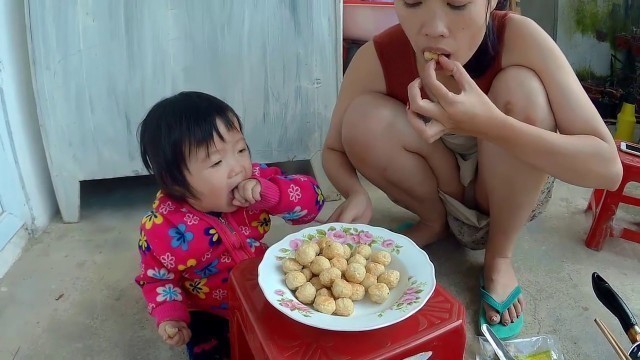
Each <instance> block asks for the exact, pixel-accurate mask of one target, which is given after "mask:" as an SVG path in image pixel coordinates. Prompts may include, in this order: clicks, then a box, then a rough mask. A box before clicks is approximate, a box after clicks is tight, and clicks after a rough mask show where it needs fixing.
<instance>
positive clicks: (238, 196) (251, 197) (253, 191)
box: [232, 179, 262, 207]
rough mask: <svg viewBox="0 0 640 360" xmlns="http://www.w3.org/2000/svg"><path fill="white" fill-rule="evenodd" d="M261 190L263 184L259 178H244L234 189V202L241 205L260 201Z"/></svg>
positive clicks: (244, 205) (245, 205)
mask: <svg viewBox="0 0 640 360" xmlns="http://www.w3.org/2000/svg"><path fill="white" fill-rule="evenodd" d="M260 191H262V186H260V182H259V181H258V180H256V179H247V180H244V181H242V182H241V183H240V184H238V186H237V187H236V188H235V189H234V190H233V201H232V204H233V205H235V206H240V207H247V206H249V205H251V204H255V203H256V201H260Z"/></svg>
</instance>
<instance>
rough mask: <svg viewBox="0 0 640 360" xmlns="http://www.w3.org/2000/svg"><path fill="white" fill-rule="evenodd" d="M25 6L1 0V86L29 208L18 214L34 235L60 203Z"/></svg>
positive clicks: (10, 136) (44, 224)
mask: <svg viewBox="0 0 640 360" xmlns="http://www.w3.org/2000/svg"><path fill="white" fill-rule="evenodd" d="M24 9H25V6H24V1H23V0H0V87H1V88H2V94H3V97H4V107H5V109H4V111H6V113H5V115H6V118H7V120H8V131H9V138H10V141H11V142H12V144H10V146H9V147H10V148H11V149H12V151H13V152H14V153H13V154H12V155H13V157H14V159H15V161H16V164H17V169H18V176H19V182H20V183H21V187H22V189H21V190H22V192H23V194H24V196H23V198H24V201H25V204H23V206H26V208H27V211H17V212H16V215H17V216H19V217H23V218H22V219H21V220H23V221H24V222H25V224H26V227H27V230H28V232H29V234H30V235H31V236H34V235H37V234H39V233H40V232H41V231H42V230H44V228H45V227H46V226H47V225H48V224H49V222H50V221H51V218H52V217H53V216H54V215H55V213H56V212H57V204H56V202H55V195H54V193H53V186H52V185H51V176H50V174H49V168H48V166H47V160H46V157H45V153H44V146H43V143H42V135H41V134H40V126H39V124H38V117H37V114H36V107H35V100H34V96H33V86H32V81H31V72H30V65H29V54H28V50H27V32H26V25H25V16H24V11H25V10H24ZM10 191H20V189H10ZM4 210H5V211H10V210H12V209H4Z"/></svg>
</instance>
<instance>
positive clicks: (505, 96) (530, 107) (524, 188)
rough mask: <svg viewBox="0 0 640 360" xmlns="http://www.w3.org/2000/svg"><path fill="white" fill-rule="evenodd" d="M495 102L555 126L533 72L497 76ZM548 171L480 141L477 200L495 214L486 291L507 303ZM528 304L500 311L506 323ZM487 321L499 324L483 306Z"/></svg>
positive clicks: (547, 126)
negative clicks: (518, 248)
mask: <svg viewBox="0 0 640 360" xmlns="http://www.w3.org/2000/svg"><path fill="white" fill-rule="evenodd" d="M489 97H490V98H491V100H492V101H493V102H494V104H496V105H497V106H498V108H500V110H502V111H503V112H504V113H505V114H507V115H510V116H511V117H514V118H516V119H518V120H520V121H522V122H525V123H528V124H530V125H533V126H537V127H539V128H543V129H547V130H549V131H555V130H556V124H555V120H554V117H553V112H552V111H551V106H550V105H549V100H548V98H547V93H546V91H545V88H544V86H543V85H542V82H541V80H540V79H539V78H538V76H537V75H536V73H535V72H533V71H532V70H530V69H527V68H524V67H509V68H506V69H504V70H502V72H500V74H498V76H497V77H496V79H495V80H494V82H493V85H492V87H491V91H490V92H489ZM546 179H547V174H545V173H543V172H541V171H540V170H538V169H535V168H533V167H531V166H530V165H528V164H526V163H524V162H522V161H520V160H518V159H516V158H514V157H513V156H511V155H510V154H509V153H507V152H506V151H504V150H503V149H502V148H500V147H498V146H496V145H494V144H491V143H489V142H487V141H479V142H478V181H477V183H476V197H477V201H478V204H479V206H480V207H481V208H483V210H485V211H488V212H489V214H490V216H491V223H490V227H489V238H488V240H487V245H486V252H485V262H484V281H485V289H486V290H487V291H488V292H489V293H490V294H491V295H492V296H493V297H494V298H495V299H496V300H498V301H503V300H505V299H506V298H507V296H508V295H509V293H510V292H511V291H512V290H513V288H514V287H515V286H516V285H517V283H518V280H517V279H516V275H515V272H514V270H513V265H512V262H511V256H512V254H513V248H514V245H515V241H516V238H517V236H518V234H519V232H520V231H521V230H522V228H523V227H524V225H525V224H526V223H527V221H528V219H529V216H530V214H531V211H532V210H533V209H534V207H535V206H536V203H537V200H538V196H539V195H540V191H541V189H542V186H543V185H544V183H545V181H546ZM523 306H524V302H523V299H522V297H521V298H520V299H518V301H517V302H516V303H515V304H514V306H512V307H511V308H510V309H509V310H508V311H506V312H505V313H504V314H503V315H502V319H501V321H502V322H503V323H505V324H508V323H509V322H512V321H515V319H516V318H517V317H518V316H519V315H520V313H521V311H522V307H523ZM485 310H486V313H487V321H489V323H492V324H495V323H498V321H499V320H500V318H499V317H498V313H497V312H496V311H495V310H494V309H492V308H491V307H489V306H488V305H486V304H485Z"/></svg>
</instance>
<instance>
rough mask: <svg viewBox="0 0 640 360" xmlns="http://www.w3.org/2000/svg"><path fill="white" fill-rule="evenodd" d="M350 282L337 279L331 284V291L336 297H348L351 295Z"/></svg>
mask: <svg viewBox="0 0 640 360" xmlns="http://www.w3.org/2000/svg"><path fill="white" fill-rule="evenodd" d="M351 292H352V287H351V284H349V283H348V282H346V281H345V280H342V279H337V280H336V281H334V282H333V285H331V293H332V294H333V296H334V297H336V298H348V297H350V296H351Z"/></svg>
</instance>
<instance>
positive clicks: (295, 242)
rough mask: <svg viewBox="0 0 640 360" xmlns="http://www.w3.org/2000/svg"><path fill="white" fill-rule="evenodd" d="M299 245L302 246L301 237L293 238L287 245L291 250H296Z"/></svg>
mask: <svg viewBox="0 0 640 360" xmlns="http://www.w3.org/2000/svg"><path fill="white" fill-rule="evenodd" d="M300 246H302V240H301V239H293V240H291V241H289V247H290V248H291V250H298V248H299V247H300Z"/></svg>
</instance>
